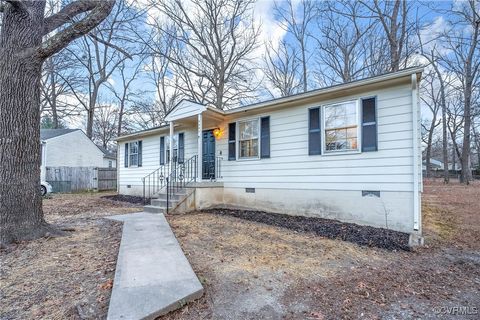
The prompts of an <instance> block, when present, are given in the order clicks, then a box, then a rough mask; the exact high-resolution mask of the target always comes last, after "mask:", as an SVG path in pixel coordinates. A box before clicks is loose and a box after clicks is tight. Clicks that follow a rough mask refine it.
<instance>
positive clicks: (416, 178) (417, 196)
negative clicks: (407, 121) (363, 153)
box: [412, 73, 421, 231]
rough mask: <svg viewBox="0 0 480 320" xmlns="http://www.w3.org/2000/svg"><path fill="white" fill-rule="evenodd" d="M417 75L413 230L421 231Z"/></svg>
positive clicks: (414, 86)
mask: <svg viewBox="0 0 480 320" xmlns="http://www.w3.org/2000/svg"><path fill="white" fill-rule="evenodd" d="M418 110H419V109H418V81H417V74H416V73H414V74H412V114H413V230H415V231H420V227H421V226H420V225H421V223H420V172H419V157H420V152H419V132H418V130H419V126H418V121H419V116H418Z"/></svg>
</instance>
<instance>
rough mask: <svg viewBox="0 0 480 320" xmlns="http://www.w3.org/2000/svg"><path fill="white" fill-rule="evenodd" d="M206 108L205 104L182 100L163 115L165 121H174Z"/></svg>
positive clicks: (198, 112)
mask: <svg viewBox="0 0 480 320" xmlns="http://www.w3.org/2000/svg"><path fill="white" fill-rule="evenodd" d="M205 110H207V106H206V105H203V104H200V103H198V102H194V101H191V100H186V99H184V100H182V101H180V102H179V103H177V105H176V106H175V107H173V109H172V110H171V111H170V112H169V113H168V114H167V116H166V117H165V121H174V120H178V119H182V118H187V117H191V116H194V115H197V114H200V113H202V112H203V111H205Z"/></svg>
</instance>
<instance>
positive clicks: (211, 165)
mask: <svg viewBox="0 0 480 320" xmlns="http://www.w3.org/2000/svg"><path fill="white" fill-rule="evenodd" d="M212 160H213V161H212ZM222 160H223V157H219V156H212V157H211V158H207V159H205V157H204V159H203V161H204V165H205V163H206V164H208V165H207V167H206V168H205V169H204V170H203V169H202V171H203V176H202V178H203V179H210V180H217V179H220V178H222Z"/></svg>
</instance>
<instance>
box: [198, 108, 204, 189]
mask: <svg viewBox="0 0 480 320" xmlns="http://www.w3.org/2000/svg"><path fill="white" fill-rule="evenodd" d="M202 131H203V123H202V113H201V112H200V113H199V114H198V136H197V143H198V156H197V161H198V162H197V179H198V181H201V180H202V154H203V152H202Z"/></svg>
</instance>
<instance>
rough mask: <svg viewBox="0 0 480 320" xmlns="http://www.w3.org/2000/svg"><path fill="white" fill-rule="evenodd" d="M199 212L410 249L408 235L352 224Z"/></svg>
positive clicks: (226, 211) (263, 214) (225, 211)
mask: <svg viewBox="0 0 480 320" xmlns="http://www.w3.org/2000/svg"><path fill="white" fill-rule="evenodd" d="M202 211H203V212H209V213H214V214H219V215H228V216H233V217H236V218H241V219H245V220H249V221H255V222H260V223H265V224H268V225H272V226H277V227H282V228H287V229H290V230H294V231H297V232H312V233H314V234H317V235H319V236H322V237H326V238H330V239H341V240H343V241H348V242H352V243H356V244H359V245H362V246H369V247H378V248H383V249H387V250H391V251H393V250H405V251H410V247H409V246H408V239H409V235H408V234H406V233H403V232H398V231H393V230H388V229H383V228H374V227H369V226H360V225H357V224H354V223H346V222H340V221H336V220H330V219H322V218H314V217H304V216H291V215H286V214H280V213H270V212H264V211H249V210H236V209H219V208H216V209H209V210H202Z"/></svg>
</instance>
